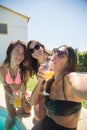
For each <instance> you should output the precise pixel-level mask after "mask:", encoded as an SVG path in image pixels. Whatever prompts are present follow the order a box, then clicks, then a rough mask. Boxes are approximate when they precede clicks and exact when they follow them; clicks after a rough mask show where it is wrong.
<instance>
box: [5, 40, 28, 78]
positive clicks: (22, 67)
mask: <svg viewBox="0 0 87 130" xmlns="http://www.w3.org/2000/svg"><path fill="white" fill-rule="evenodd" d="M17 45H21V46H22V47H23V49H24V60H23V61H22V62H21V63H20V65H19V68H20V72H21V78H22V79H23V77H25V75H26V71H27V68H29V66H27V64H26V63H27V61H26V42H25V41H23V40H17V41H11V42H10V44H9V46H8V48H7V51H6V58H5V60H4V62H3V64H5V65H8V67H9V68H10V63H11V53H12V51H13V50H14V48H15V47H16V46H17ZM28 70H29V69H28Z"/></svg>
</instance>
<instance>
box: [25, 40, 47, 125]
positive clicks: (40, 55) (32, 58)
mask: <svg viewBox="0 0 87 130" xmlns="http://www.w3.org/2000/svg"><path fill="white" fill-rule="evenodd" d="M27 56H28V61H29V64H30V66H31V67H32V70H33V74H36V75H37V72H38V68H39V66H40V64H43V63H45V62H46V61H47V62H48V61H49V60H50V57H49V56H50V53H48V52H47V51H46V49H45V46H44V45H43V44H41V43H40V42H39V41H37V40H30V41H29V42H28V44H27ZM43 84H44V82H43V83H42V85H43ZM32 96H33V94H32ZM43 102H44V98H43V96H41V97H40V103H39V104H38V105H35V106H34V114H35V117H34V120H33V121H34V123H35V124H36V123H37V122H38V121H40V120H42V119H43V118H44V116H45V113H46V109H45V107H44V106H43Z"/></svg>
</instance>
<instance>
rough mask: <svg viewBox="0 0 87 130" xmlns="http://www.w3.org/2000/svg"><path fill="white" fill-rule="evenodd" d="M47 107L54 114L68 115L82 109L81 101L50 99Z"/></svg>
mask: <svg viewBox="0 0 87 130" xmlns="http://www.w3.org/2000/svg"><path fill="white" fill-rule="evenodd" d="M46 107H47V109H48V111H50V112H51V113H53V114H54V115H60V116H66V115H72V114H74V113H76V112H78V111H79V110H80V109H81V102H74V101H68V100H52V99H49V100H48V102H47V103H46Z"/></svg>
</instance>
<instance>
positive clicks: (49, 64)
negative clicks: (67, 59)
mask: <svg viewBox="0 0 87 130" xmlns="http://www.w3.org/2000/svg"><path fill="white" fill-rule="evenodd" d="M53 67H54V66H53V62H52V61H49V62H46V66H45V74H46V81H47V80H49V79H51V78H52V77H53V75H54V68H53Z"/></svg>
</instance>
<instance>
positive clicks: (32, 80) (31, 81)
mask: <svg viewBox="0 0 87 130" xmlns="http://www.w3.org/2000/svg"><path fill="white" fill-rule="evenodd" d="M37 82H38V80H37V78H36V75H34V76H33V77H32V78H30V79H29V81H28V83H27V87H28V89H29V90H30V91H33V89H34V87H35V86H36V84H37Z"/></svg>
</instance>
